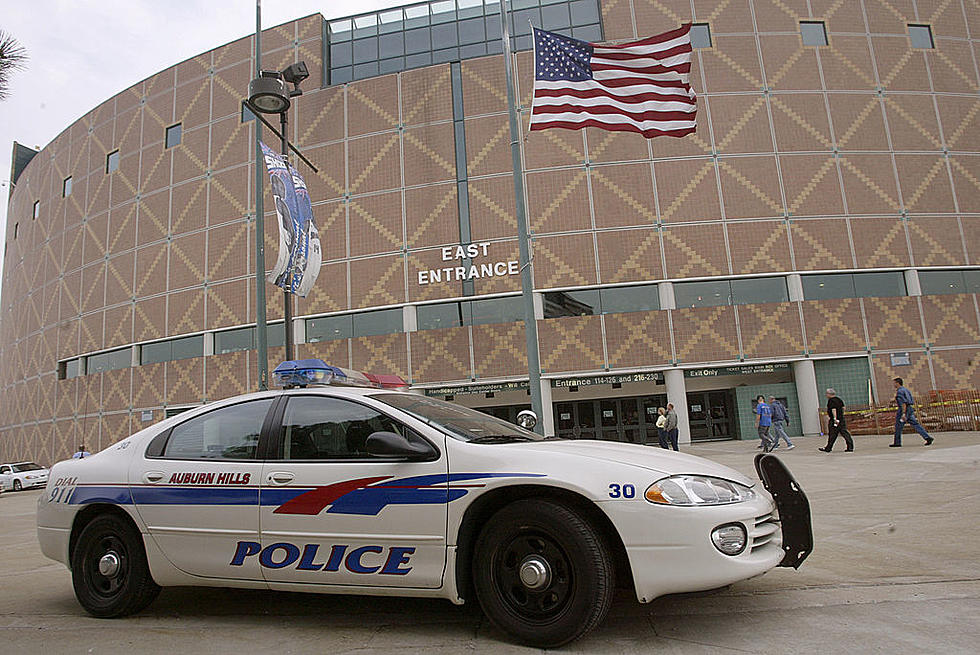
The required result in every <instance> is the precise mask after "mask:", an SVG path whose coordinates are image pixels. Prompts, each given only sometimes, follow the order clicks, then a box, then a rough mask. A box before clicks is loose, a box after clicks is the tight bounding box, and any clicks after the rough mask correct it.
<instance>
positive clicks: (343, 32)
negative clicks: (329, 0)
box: [330, 18, 351, 43]
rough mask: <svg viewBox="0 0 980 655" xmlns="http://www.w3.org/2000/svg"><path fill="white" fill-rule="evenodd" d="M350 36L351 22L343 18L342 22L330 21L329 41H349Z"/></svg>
mask: <svg viewBox="0 0 980 655" xmlns="http://www.w3.org/2000/svg"><path fill="white" fill-rule="evenodd" d="M350 36H351V20H350V19H349V18H345V19H343V20H334V21H330V41H331V43H332V42H334V41H341V40H347V39H350Z"/></svg>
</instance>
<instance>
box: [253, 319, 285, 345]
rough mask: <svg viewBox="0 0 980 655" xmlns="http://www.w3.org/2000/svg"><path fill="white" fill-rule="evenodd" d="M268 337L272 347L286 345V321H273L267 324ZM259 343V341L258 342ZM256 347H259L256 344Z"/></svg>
mask: <svg viewBox="0 0 980 655" xmlns="http://www.w3.org/2000/svg"><path fill="white" fill-rule="evenodd" d="M266 339H268V346H269V347H270V348H282V347H283V346H285V345H286V329H285V323H271V324H269V325H267V326H266ZM256 343H258V342H256ZM256 347H258V346H257V345H256Z"/></svg>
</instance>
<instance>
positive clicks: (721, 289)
mask: <svg viewBox="0 0 980 655" xmlns="http://www.w3.org/2000/svg"><path fill="white" fill-rule="evenodd" d="M731 292H732V287H731V284H729V282H728V280H719V281H717V282H714V281H709V282H679V283H677V284H675V285H674V302H675V304H676V305H677V308H678V309H681V308H684V307H715V306H718V305H729V304H731Z"/></svg>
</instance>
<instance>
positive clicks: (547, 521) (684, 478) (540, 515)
mask: <svg viewBox="0 0 980 655" xmlns="http://www.w3.org/2000/svg"><path fill="white" fill-rule="evenodd" d="M290 366H292V367H293V368H292V369H290V368H289V367H290ZM353 373H354V372H351V371H344V370H343V369H336V368H334V367H328V366H327V365H326V364H324V363H323V362H322V361H319V360H312V361H311V360H307V361H302V362H287V363H285V364H284V365H282V366H281V367H280V368H278V369H277V370H276V374H277V377H278V378H280V382H281V383H283V384H284V386H286V387H287V388H285V389H281V390H277V391H266V392H262V393H257V394H251V395H246V396H239V397H236V398H229V399H226V400H222V401H219V402H215V403H211V404H208V405H205V406H203V407H199V408H196V409H194V410H191V411H188V412H186V413H184V414H181V415H179V416H175V417H172V418H170V419H167V420H165V421H162V422H160V423H157V424H156V425H154V426H152V427H149V428H147V429H145V430H142V431H140V432H138V433H136V434H134V435H133V436H131V437H129V438H127V439H124V440H123V441H121V442H119V443H117V444H114V445H112V446H111V447H109V448H107V449H105V450H103V451H102V452H100V453H98V454H95V455H92V456H91V457H86V458H85V459H83V460H69V461H64V462H59V463H58V464H56V465H55V466H54V467H53V469H52V475H51V482H50V483H49V484H48V488H47V491H46V492H45V493H43V494H41V497H40V498H39V499H38V512H37V530H38V539H39V541H40V545H41V550H42V552H43V553H44V554H45V555H47V556H48V557H50V558H51V559H54V560H57V561H59V562H62V563H64V564H66V565H67V566H68V567H69V569H70V570H71V575H72V581H73V584H74V589H75V595H76V597H77V599H78V600H79V602H80V604H81V605H82V607H83V608H85V610H87V611H88V612H89V613H90V614H92V615H94V616H97V617H105V618H108V617H115V616H125V615H127V614H133V613H136V612H139V611H140V610H141V609H143V608H144V607H146V606H147V605H148V604H149V603H150V602H152V601H153V599H154V597H156V595H157V593H158V592H159V591H160V587H161V586H173V585H201V586H219V587H220V586H224V587H239V588H243V587H244V588H253V589H272V590H277V591H307V592H315V593H341V594H370V595H384V596H423V597H424V596H428V597H436V598H444V599H447V600H449V601H451V602H454V603H460V604H461V603H463V602H464V601H471V602H472V601H477V602H478V603H479V604H480V605H481V606H482V608H483V610H484V612H485V613H486V614H487V616H488V617H489V618H490V619H491V620H492V621H493V622H494V623H495V624H496V625H497V626H499V627H500V628H502V629H503V630H504V631H506V632H508V633H509V634H510V635H511V636H512V637H513V638H515V639H516V640H517V641H520V642H522V643H525V644H530V645H534V646H537V647H539V648H549V647H556V646H560V645H562V644H565V643H567V642H569V641H571V640H573V639H576V638H578V637H580V636H582V635H583V634H584V633H586V632H588V631H589V630H590V629H592V628H593V627H595V626H596V625H597V624H598V623H599V622H600V621H602V619H603V617H604V616H605V614H606V612H607V611H608V609H609V607H610V605H611V602H612V593H613V589H614V586H615V584H616V582H617V581H618V582H619V583H620V584H622V585H624V586H627V587H630V588H631V589H632V591H633V592H634V593H635V595H636V598H637V600H638V601H640V602H643V603H648V602H650V601H651V600H653V599H654V598H657V597H658V596H662V595H664V594H672V593H678V592H688V591H700V590H707V589H714V588H717V587H721V586H724V585H727V584H731V583H733V582H737V581H740V580H745V579H748V578H751V577H754V576H757V575H760V574H762V573H765V572H766V571H769V570H770V569H773V568H776V567H778V566H784V567H785V566H790V567H794V568H795V567H798V566H799V565H800V564H801V563H802V562H803V560H804V559H805V558H806V556H807V555H808V554H809V552H810V550H811V549H812V547H813V536H812V533H811V530H810V513H809V505H808V504H807V500H806V496H805V495H804V494H803V491H802V490H801V489H800V488H799V485H797V483H796V482H795V480H793V477H792V476H791V475H790V473H789V471H788V470H786V468H785V467H784V466H783V465H782V463H781V462H780V461H779V459H778V458H777V457H775V456H774V455H770V454H761V455H759V456H758V457H757V459H756V469H757V472H758V473H759V475H760V477H761V479H762V480H763V485H764V486H765V487H766V489H767V490H768V493H767V491H765V490H763V489H762V488H760V487H761V486H762V485H758V484H756V483H755V481H753V480H751V479H749V478H747V477H745V476H744V475H742V474H741V473H738V472H737V471H734V470H732V469H730V468H727V467H724V466H721V465H719V464H716V463H714V462H711V461H708V460H706V459H701V458H699V457H692V456H691V455H686V454H683V453H675V452H672V451H665V450H661V449H660V448H648V447H645V446H640V445H635V444H626V443H611V442H606V441H587V440H563V439H545V438H544V437H542V436H541V435H538V434H535V433H533V432H529V431H528V430H525V429H522V428H520V427H517V426H515V425H512V424H509V423H506V422H504V421H502V420H500V419H497V418H494V417H492V416H488V415H486V414H481V413H479V412H477V411H475V410H472V409H468V408H466V407H461V406H459V405H454V404H451V403H447V402H443V401H441V400H435V399H433V398H428V397H426V396H419V395H415V394H411V393H404V392H401V391H392V390H390V388H388V389H386V388H379V387H381V386H382V385H383V381H382V384H380V385H378V386H376V387H372V386H366V387H365V386H362V387H361V388H358V387H355V386H350V383H351V381H352V378H353V377H354V376H353ZM359 377H361V378H364V382H367V381H368V378H366V377H364V376H363V375H361V376H359ZM339 381H346V382H347V385H343V386H337V384H336V383H337V382H339ZM314 382H320V383H321V384H322V383H323V382H330V384H328V385H326V386H314V385H313V384H311V383H314ZM402 384H404V383H402ZM394 386H397V385H394ZM522 414H523V413H522ZM534 418H535V417H534V415H533V414H531V413H530V412H527V413H526V415H524V416H522V417H519V420H522V421H523V422H524V424H525V426H531V427H533V421H534ZM770 494H772V495H771V496H770ZM774 501H775V502H774ZM776 512H778V516H777V514H776Z"/></svg>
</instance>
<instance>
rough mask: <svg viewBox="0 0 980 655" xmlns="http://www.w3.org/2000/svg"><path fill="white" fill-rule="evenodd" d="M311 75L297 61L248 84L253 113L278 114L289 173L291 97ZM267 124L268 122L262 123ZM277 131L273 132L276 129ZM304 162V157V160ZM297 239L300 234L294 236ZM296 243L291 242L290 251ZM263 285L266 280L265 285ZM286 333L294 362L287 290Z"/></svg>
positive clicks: (289, 350)
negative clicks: (288, 84) (288, 128)
mask: <svg viewBox="0 0 980 655" xmlns="http://www.w3.org/2000/svg"><path fill="white" fill-rule="evenodd" d="M309 76H310V72H309V70H308V69H307V67H306V64H305V63H304V62H302V61H301V62H297V63H295V64H292V65H291V66H288V67H286V68H285V69H284V70H282V71H261V72H259V76H258V77H256V78H255V79H254V80H252V81H251V82H250V83H249V85H248V106H249V107H250V108H251V109H252V110H253V112H258V113H260V114H279V141H280V144H281V146H282V148H281V151H282V158H283V161H285V162H286V165H287V166H286V170H287V171H288V170H289V147H290V146H289V136H288V134H287V132H286V129H287V124H288V120H287V116H288V113H289V106H290V104H291V103H290V98H295V97H296V96H300V95H302V94H303V91H302V90H301V89H300V88H299V85H300V82H302V81H303V80H305V79H306V78H307V77H309ZM286 82H289V83H290V84H292V85H293V88H292V89H289V90H287V89H286ZM263 122H265V121H263ZM273 131H274V130H273ZM304 159H305V158H304ZM256 238H257V239H264V238H265V235H264V234H258V235H256ZM293 238H294V239H297V238H299V235H293ZM292 247H293V244H292V243H290V249H292ZM286 270H287V272H288V273H289V274H290V275H291V274H292V273H291V271H292V256H291V254H290V265H289V267H288V268H287V269H286ZM262 283H263V284H264V281H263V282H262ZM282 293H283V331H284V332H285V341H286V360H287V361H288V360H291V359H293V351H294V348H293V302H292V298H291V294H290V292H289V291H288V290H287V289H283V292H282Z"/></svg>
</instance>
